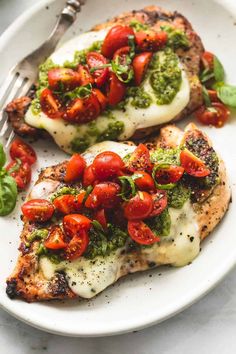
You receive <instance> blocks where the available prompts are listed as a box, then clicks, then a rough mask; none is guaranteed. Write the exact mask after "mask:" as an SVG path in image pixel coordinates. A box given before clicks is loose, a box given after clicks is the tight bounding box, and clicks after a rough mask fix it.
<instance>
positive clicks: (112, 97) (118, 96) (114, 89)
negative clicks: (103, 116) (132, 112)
mask: <svg viewBox="0 0 236 354" xmlns="http://www.w3.org/2000/svg"><path fill="white" fill-rule="evenodd" d="M125 93H126V85H125V84H124V83H123V82H121V81H120V80H119V79H118V77H117V76H116V75H115V74H114V73H110V80H109V89H108V93H107V99H108V103H109V105H110V106H115V105H117V104H118V103H120V102H121V101H122V100H123V98H124V97H125Z"/></svg>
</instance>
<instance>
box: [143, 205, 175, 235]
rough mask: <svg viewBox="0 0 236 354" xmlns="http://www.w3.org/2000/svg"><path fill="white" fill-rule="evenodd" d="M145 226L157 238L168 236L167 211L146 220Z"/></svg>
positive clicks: (168, 215)
mask: <svg viewBox="0 0 236 354" xmlns="http://www.w3.org/2000/svg"><path fill="white" fill-rule="evenodd" d="M146 224H147V225H148V226H149V227H150V229H151V230H152V231H153V232H154V233H155V234H156V235H157V236H168V235H169V233H170V227H171V218H170V213H169V211H168V209H165V210H164V211H163V212H162V213H161V214H160V215H158V216H155V217H154V218H151V219H148V220H146Z"/></svg>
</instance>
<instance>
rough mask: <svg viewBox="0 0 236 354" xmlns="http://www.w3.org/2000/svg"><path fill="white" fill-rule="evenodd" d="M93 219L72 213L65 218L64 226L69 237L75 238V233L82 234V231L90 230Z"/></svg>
mask: <svg viewBox="0 0 236 354" xmlns="http://www.w3.org/2000/svg"><path fill="white" fill-rule="evenodd" d="M91 222H92V221H91V220H90V219H89V218H87V217H86V216H84V215H81V214H70V215H66V216H64V218H63V228H64V230H65V233H66V235H67V236H68V237H70V238H71V239H73V237H74V236H75V235H80V234H81V232H82V231H85V232H88V231H89V229H90V228H91Z"/></svg>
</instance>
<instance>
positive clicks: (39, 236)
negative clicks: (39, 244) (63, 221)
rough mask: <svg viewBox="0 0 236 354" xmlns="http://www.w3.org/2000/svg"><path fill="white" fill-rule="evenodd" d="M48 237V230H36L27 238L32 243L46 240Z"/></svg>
mask: <svg viewBox="0 0 236 354" xmlns="http://www.w3.org/2000/svg"><path fill="white" fill-rule="evenodd" d="M47 236H48V230H47V229H39V230H34V231H32V232H31V233H30V234H29V235H28V236H27V241H28V242H29V243H31V242H33V241H35V240H44V239H45V238H46V237H47Z"/></svg>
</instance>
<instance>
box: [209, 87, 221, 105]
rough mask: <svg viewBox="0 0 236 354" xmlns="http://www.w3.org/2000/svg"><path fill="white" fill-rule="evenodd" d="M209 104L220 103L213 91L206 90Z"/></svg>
mask: <svg viewBox="0 0 236 354" xmlns="http://www.w3.org/2000/svg"><path fill="white" fill-rule="evenodd" d="M207 92H208V95H209V97H210V100H211V102H220V100H219V98H218V96H217V92H216V91H215V90H207Z"/></svg>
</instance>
